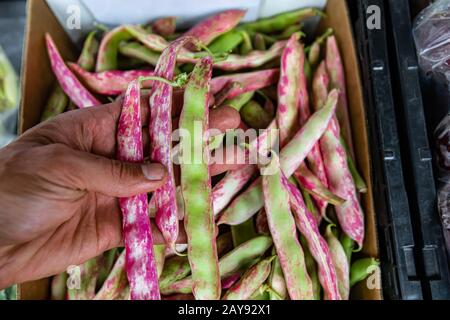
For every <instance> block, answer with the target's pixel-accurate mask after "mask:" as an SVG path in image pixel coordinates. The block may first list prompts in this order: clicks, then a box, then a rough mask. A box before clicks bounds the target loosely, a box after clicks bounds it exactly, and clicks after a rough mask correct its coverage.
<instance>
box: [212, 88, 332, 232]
mask: <svg viewBox="0 0 450 320" xmlns="http://www.w3.org/2000/svg"><path fill="white" fill-rule="evenodd" d="M337 100H338V92H337V91H336V90H333V91H332V92H331V93H330V95H329V96H328V99H327V102H326V104H325V106H324V107H323V108H321V109H320V110H318V111H317V112H315V113H314V114H313V115H312V116H311V118H310V119H309V120H308V122H307V123H306V124H305V125H304V126H303V128H301V129H300V130H299V131H298V132H297V134H296V135H295V136H294V138H292V140H291V141H290V142H289V143H288V144H287V145H286V146H285V147H284V148H283V149H282V150H281V153H280V162H281V169H282V171H283V173H284V174H285V175H286V176H287V177H290V176H292V175H293V174H294V172H295V171H296V170H297V168H298V167H300V165H301V164H302V162H303V161H304V160H305V158H306V155H307V154H308V153H309V152H310V151H311V149H312V147H313V146H314V145H315V144H316V142H317V141H318V140H319V139H320V137H321V136H322V135H323V132H325V130H326V129H327V128H328V124H329V123H330V120H331V119H332V116H333V115H334V110H335V109H336V104H337ZM263 205H264V199H263V196H262V189H261V179H258V180H256V181H255V182H254V183H252V184H251V185H250V186H249V187H248V188H247V190H245V191H244V192H243V193H241V194H240V195H239V196H238V197H236V198H235V199H234V200H233V201H232V202H231V204H230V205H229V206H228V207H227V208H226V209H225V210H224V211H223V213H222V215H221V216H220V217H219V219H218V221H217V223H218V224H229V225H237V224H240V223H242V222H244V221H246V220H248V219H250V217H252V216H253V215H254V214H255V213H257V212H258V211H259V209H261V208H262V207H263Z"/></svg>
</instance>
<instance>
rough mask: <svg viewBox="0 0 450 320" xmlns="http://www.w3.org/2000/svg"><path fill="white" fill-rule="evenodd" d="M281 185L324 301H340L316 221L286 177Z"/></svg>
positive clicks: (326, 251) (329, 259)
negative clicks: (317, 272) (286, 191)
mask: <svg viewBox="0 0 450 320" xmlns="http://www.w3.org/2000/svg"><path fill="white" fill-rule="evenodd" d="M283 184H284V186H285V188H286V189H287V190H289V196H290V203H291V207H292V209H293V211H294V217H295V220H296V224H297V228H298V229H299V230H300V232H301V234H302V235H303V236H304V237H305V239H306V242H307V243H308V248H309V251H310V252H311V255H312V256H313V257H314V260H316V262H317V266H318V269H319V280H320V283H321V284H322V287H323V290H324V293H325V299H327V300H341V296H340V294H339V289H338V281H337V277H336V270H335V268H334V265H333V260H332V258H331V253H330V248H329V247H328V244H327V242H326V241H325V239H324V238H323V237H322V235H321V234H320V231H319V226H318V225H317V221H316V219H315V218H314V216H313V215H312V214H311V212H309V211H308V210H307V209H306V206H305V203H304V202H303V198H302V195H301V193H300V191H299V190H298V189H297V188H296V187H295V186H294V185H293V184H291V183H290V182H289V181H288V180H287V178H286V177H283Z"/></svg>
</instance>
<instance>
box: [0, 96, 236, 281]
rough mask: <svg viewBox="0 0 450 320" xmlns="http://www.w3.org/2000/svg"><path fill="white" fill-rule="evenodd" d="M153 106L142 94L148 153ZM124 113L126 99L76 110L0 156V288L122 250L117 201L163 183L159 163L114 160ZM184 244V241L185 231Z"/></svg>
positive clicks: (223, 125)
mask: <svg viewBox="0 0 450 320" xmlns="http://www.w3.org/2000/svg"><path fill="white" fill-rule="evenodd" d="M147 101H148V97H145V96H144V97H143V99H142V124H143V133H144V136H143V141H144V147H145V154H149V151H148V150H149V134H148V128H147V127H146V124H147V123H148V122H149V121H148V117H149V110H148V102H147ZM229 109H231V108H229ZM229 109H227V111H228V115H227V117H228V119H227V120H225V119H219V118H217V119H211V121H210V122H211V124H213V123H215V124H217V125H216V127H219V128H218V129H220V130H226V129H228V128H233V127H235V126H237V124H238V123H239V114H238V113H237V112H235V113H233V111H230V110H229ZM120 112H121V101H117V102H115V103H111V104H108V105H103V106H97V107H93V108H88V109H83V110H76V111H71V112H68V113H65V114H62V115H60V116H58V117H56V118H55V119H54V120H51V121H47V122H44V123H42V124H40V125H38V126H36V127H35V128H33V129H30V130H29V131H27V132H26V133H25V134H24V135H22V136H21V137H20V138H19V139H18V140H16V141H15V142H13V143H11V144H10V145H8V146H7V147H5V148H3V149H1V150H0V203H1V206H0V288H2V287H7V286H9V285H11V284H13V283H21V282H24V281H28V280H34V279H39V278H43V277H47V276H50V275H53V274H57V273H60V272H62V271H64V270H65V269H66V268H67V267H68V266H69V265H78V264H81V263H83V262H85V261H87V260H88V259H90V258H93V257H95V256H97V255H99V254H101V253H103V252H104V251H106V250H108V249H111V248H114V247H117V246H120V245H121V244H122V233H121V223H122V222H121V212H120V208H119V205H118V201H117V197H127V196H131V195H136V194H139V193H147V192H151V191H153V190H155V189H157V188H158V187H160V186H161V185H162V184H164V182H165V179H166V178H167V177H166V170H165V168H164V167H163V166H162V165H160V164H154V163H153V164H152V163H145V164H129V163H123V162H120V161H116V160H112V159H114V158H115V153H116V127H117V123H118V120H119V117H120ZM213 114H214V113H211V116H212V117H213ZM230 114H231V116H230ZM236 123H237V124H236ZM153 235H154V240H155V243H162V242H163V238H162V236H161V234H160V233H159V232H158V231H157V230H156V229H153ZM180 238H181V239H180V241H182V242H183V241H185V235H184V233H183V230H181V234H180Z"/></svg>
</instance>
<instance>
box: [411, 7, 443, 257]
mask: <svg viewBox="0 0 450 320" xmlns="http://www.w3.org/2000/svg"><path fill="white" fill-rule="evenodd" d="M413 35H414V42H415V45H416V49H417V56H418V59H419V66H420V70H421V74H422V76H424V78H423V80H424V81H423V84H424V85H425V88H426V89H427V90H428V91H429V92H427V93H426V94H427V95H428V96H429V97H430V98H429V101H428V105H427V108H428V110H426V111H427V115H428V120H429V121H430V122H431V125H432V126H433V127H434V126H435V125H436V124H437V123H439V124H438V125H437V127H436V130H435V133H434V140H435V141H434V147H435V155H436V159H435V160H436V167H437V172H438V177H437V178H438V209H439V213H440V216H441V221H442V225H443V229H444V235H445V240H446V244H447V252H448V253H449V256H450V0H438V1H436V2H434V3H433V4H431V5H430V6H428V7H427V8H425V9H424V10H423V11H422V12H421V13H419V14H418V16H417V17H416V19H415V21H414V27H413Z"/></svg>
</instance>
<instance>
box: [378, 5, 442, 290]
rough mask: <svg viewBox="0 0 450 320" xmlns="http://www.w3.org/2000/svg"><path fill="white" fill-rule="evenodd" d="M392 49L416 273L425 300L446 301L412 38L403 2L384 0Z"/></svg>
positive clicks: (432, 183) (440, 230)
mask: <svg viewBox="0 0 450 320" xmlns="http://www.w3.org/2000/svg"><path fill="white" fill-rule="evenodd" d="M385 6H386V8H388V13H389V14H388V16H387V17H386V19H388V21H387V22H388V23H387V30H388V32H389V33H390V39H389V42H390V44H391V45H392V51H391V57H392V61H391V63H392V64H391V66H392V67H393V68H392V75H393V78H392V79H393V84H394V86H393V90H394V92H395V93H396V94H395V95H394V103H395V106H396V113H397V117H398V119H397V120H398V122H397V124H398V127H399V131H400V141H401V142H403V143H402V146H403V150H402V158H403V168H404V176H405V181H406V190H407V193H408V199H409V205H410V212H411V217H412V224H413V228H414V240H415V242H416V249H419V250H416V251H415V255H416V257H417V259H416V268H417V270H418V275H419V277H420V279H421V283H422V292H423V297H424V298H425V299H450V276H449V264H448V260H447V255H446V251H445V245H444V241H443V233H442V227H441V224H440V220H439V215H438V211H437V201H436V187H435V181H434V177H433V166H432V155H431V151H430V146H429V142H428V132H427V126H426V120H425V115H424V107H423V102H422V94H421V89H420V82H419V68H418V63H417V57H416V53H415V48H414V42H413V37H412V30H411V29H412V25H411V17H410V8H409V3H408V0H395V1H394V0H385Z"/></svg>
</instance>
